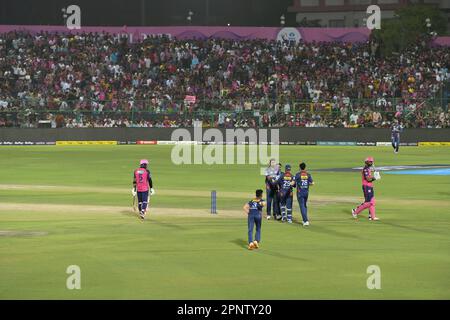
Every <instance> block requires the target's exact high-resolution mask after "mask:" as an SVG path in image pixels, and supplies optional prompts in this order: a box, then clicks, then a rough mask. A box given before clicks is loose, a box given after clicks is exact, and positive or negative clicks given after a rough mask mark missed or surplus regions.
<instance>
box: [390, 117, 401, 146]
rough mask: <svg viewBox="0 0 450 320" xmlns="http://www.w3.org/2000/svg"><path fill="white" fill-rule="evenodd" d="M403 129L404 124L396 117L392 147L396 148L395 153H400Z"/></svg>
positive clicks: (392, 127) (393, 126) (392, 128)
mask: <svg viewBox="0 0 450 320" xmlns="http://www.w3.org/2000/svg"><path fill="white" fill-rule="evenodd" d="M402 131H403V126H402V124H401V123H400V122H399V121H398V120H397V119H396V120H395V122H394V123H393V124H392V126H391V141H392V148H394V152H395V153H398V149H399V148H400V132H402Z"/></svg>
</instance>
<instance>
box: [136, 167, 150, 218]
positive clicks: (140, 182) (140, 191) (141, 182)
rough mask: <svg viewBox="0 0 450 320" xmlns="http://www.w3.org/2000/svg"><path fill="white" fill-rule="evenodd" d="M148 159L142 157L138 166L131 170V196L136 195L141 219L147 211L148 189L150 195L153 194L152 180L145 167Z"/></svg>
mask: <svg viewBox="0 0 450 320" xmlns="http://www.w3.org/2000/svg"><path fill="white" fill-rule="evenodd" d="M147 166H148V160H146V159H143V160H141V161H140V163H139V168H138V169H136V170H134V172H133V189H132V194H133V197H135V196H136V195H137V197H138V208H139V215H140V217H141V219H144V218H145V214H146V213H147V205H148V202H149V200H150V197H149V194H148V191H149V189H150V195H154V194H155V190H153V182H152V176H151V174H150V171H149V170H148V169H147Z"/></svg>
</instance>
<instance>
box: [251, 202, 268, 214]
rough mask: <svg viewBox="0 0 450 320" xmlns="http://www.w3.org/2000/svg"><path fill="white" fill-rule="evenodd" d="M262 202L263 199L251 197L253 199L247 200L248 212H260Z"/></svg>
mask: <svg viewBox="0 0 450 320" xmlns="http://www.w3.org/2000/svg"><path fill="white" fill-rule="evenodd" d="M263 202H264V200H263V199H253V200H250V201H249V202H248V205H249V206H250V209H249V212H248V213H249V214H260V213H262V209H263V205H262V204H263Z"/></svg>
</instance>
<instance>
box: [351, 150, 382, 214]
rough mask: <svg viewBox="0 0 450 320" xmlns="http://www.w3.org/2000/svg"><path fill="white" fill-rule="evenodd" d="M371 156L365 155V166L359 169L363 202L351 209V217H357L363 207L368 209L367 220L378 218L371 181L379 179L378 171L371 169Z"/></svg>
mask: <svg viewBox="0 0 450 320" xmlns="http://www.w3.org/2000/svg"><path fill="white" fill-rule="evenodd" d="M373 162H374V161H373V158H372V157H367V158H366V160H365V164H366V165H365V166H364V168H363V169H362V170H361V176H362V189H363V193H364V202H363V203H361V204H360V205H359V206H358V207H357V208H356V209H352V216H353V218H355V219H356V218H358V214H360V213H361V211H363V210H365V209H369V213H370V215H369V220H379V219H378V218H377V216H376V215H375V194H374V191H373V182H374V181H375V180H379V179H381V177H380V173H379V172H378V171H374V170H373Z"/></svg>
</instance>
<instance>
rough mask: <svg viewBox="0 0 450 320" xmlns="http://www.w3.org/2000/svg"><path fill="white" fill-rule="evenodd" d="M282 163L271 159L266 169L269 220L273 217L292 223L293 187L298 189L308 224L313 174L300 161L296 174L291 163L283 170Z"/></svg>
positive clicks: (304, 217) (305, 221)
mask: <svg viewBox="0 0 450 320" xmlns="http://www.w3.org/2000/svg"><path fill="white" fill-rule="evenodd" d="M281 168H282V165H281V163H278V164H277V163H276V161H275V159H271V160H270V163H269V167H268V168H267V169H266V171H265V176H266V179H265V185H266V196H267V220H270V219H272V212H273V219H276V220H280V221H282V222H286V221H287V222H288V223H292V206H293V202H294V201H293V200H294V195H293V189H294V188H295V189H296V190H297V192H296V194H297V201H298V204H299V206H300V212H301V214H302V220H303V225H304V226H308V225H309V221H308V207H307V201H308V193H309V187H310V186H311V185H313V184H314V182H313V179H312V177H311V175H310V174H309V173H308V172H307V171H306V164H305V163H304V162H302V163H300V165H299V171H298V172H297V173H296V174H295V175H294V174H292V172H291V169H292V168H291V165H289V164H287V165H286V166H285V167H284V170H285V171H284V172H282V171H281Z"/></svg>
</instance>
